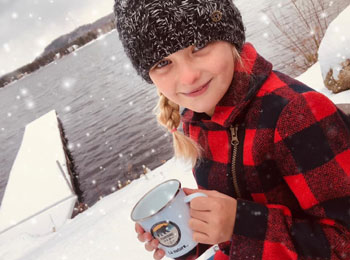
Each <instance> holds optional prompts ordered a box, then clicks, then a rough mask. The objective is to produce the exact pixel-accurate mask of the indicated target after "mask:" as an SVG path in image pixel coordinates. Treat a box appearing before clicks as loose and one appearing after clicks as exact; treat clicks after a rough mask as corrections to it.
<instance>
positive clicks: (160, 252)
mask: <svg viewBox="0 0 350 260" xmlns="http://www.w3.org/2000/svg"><path fill="white" fill-rule="evenodd" d="M164 255H165V252H164V250H162V249H157V250H156V251H155V252H154V254H153V258H154V259H155V260H160V259H162V258H163V257H164Z"/></svg>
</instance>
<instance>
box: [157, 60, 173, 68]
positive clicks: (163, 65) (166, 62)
mask: <svg viewBox="0 0 350 260" xmlns="http://www.w3.org/2000/svg"><path fill="white" fill-rule="evenodd" d="M168 64H169V61H168V60H161V61H160V62H158V63H157V64H156V66H155V67H154V68H156V69H161V68H163V67H165V66H166V65H168Z"/></svg>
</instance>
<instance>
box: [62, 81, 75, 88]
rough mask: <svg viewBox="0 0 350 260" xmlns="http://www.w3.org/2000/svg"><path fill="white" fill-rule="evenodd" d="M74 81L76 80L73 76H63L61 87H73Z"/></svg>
mask: <svg viewBox="0 0 350 260" xmlns="http://www.w3.org/2000/svg"><path fill="white" fill-rule="evenodd" d="M76 81H77V80H76V79H74V78H65V79H63V81H62V87H63V88H64V89H67V90H69V89H71V88H72V87H74V85H75V83H76Z"/></svg>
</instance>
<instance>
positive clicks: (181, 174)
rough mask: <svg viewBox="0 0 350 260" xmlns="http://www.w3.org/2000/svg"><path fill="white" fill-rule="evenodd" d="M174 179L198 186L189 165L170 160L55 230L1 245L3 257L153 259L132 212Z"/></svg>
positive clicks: (27, 259) (39, 259) (38, 259)
mask: <svg viewBox="0 0 350 260" xmlns="http://www.w3.org/2000/svg"><path fill="white" fill-rule="evenodd" d="M174 178H175V179H178V180H180V181H181V183H182V187H189V188H195V187H196V184H195V181H194V178H193V175H192V172H191V167H190V166H189V164H185V163H184V162H182V161H179V160H175V159H171V160H169V161H168V162H167V163H165V164H164V165H162V166H161V167H159V168H157V169H155V170H154V171H152V172H149V173H147V174H146V175H143V176H142V177H141V178H139V179H137V180H135V181H133V182H132V183H131V184H129V185H127V186H126V187H124V188H122V189H120V190H118V191H116V192H115V193H112V194H111V195H109V196H107V197H104V198H103V199H101V200H100V201H99V202H98V203H96V204H95V205H94V206H93V207H91V208H89V209H88V210H87V211H85V212H83V213H81V214H80V215H78V216H76V217H75V218H74V219H72V220H68V221H67V222H66V224H65V225H64V226H62V227H61V228H59V229H58V230H57V231H56V232H55V233H52V234H49V235H47V236H37V237H33V236H30V235H28V234H23V235H20V236H18V237H17V238H15V239H12V240H10V241H8V242H7V243H4V244H1V245H0V259H6V260H14V259H26V260H31V259H33V260H34V259H35V260H47V259H50V260H55V259H57V260H62V259H67V260H68V259H75V260H78V259H84V260H87V259H91V260H96V259H99V260H103V259H106V260H107V259H131V260H132V259H135V260H136V259H152V253H150V252H147V251H146V250H145V249H144V246H143V244H142V243H140V242H138V240H137V236H136V233H135V231H134V223H133V222H132V220H131V218H130V213H131V210H132V208H133V206H134V205H135V204H136V202H137V201H138V200H139V199H140V198H141V197H142V196H143V195H144V193H146V191H148V190H150V189H151V188H153V187H154V186H156V185H158V184H159V183H161V182H164V181H165V180H168V179H174ZM19 248H20V249H21V250H18V249H19ZM164 259H167V258H164Z"/></svg>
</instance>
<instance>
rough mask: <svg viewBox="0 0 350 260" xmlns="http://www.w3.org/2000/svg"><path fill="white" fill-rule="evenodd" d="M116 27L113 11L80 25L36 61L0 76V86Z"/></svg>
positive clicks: (45, 50)
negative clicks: (92, 21) (89, 22)
mask: <svg viewBox="0 0 350 260" xmlns="http://www.w3.org/2000/svg"><path fill="white" fill-rule="evenodd" d="M114 28H115V25H114V14H113V13H112V14H109V15H107V16H105V17H102V18H100V19H98V20H97V21H95V22H94V23H92V24H86V25H83V26H80V27H78V28H77V29H75V30H74V31H72V32H70V33H68V34H65V35H62V36H60V37H58V38H57V39H55V40H53V41H52V42H51V43H50V44H49V45H48V46H47V47H46V48H45V49H44V52H43V53H42V54H41V55H40V56H38V57H37V58H36V59H35V60H34V61H32V62H31V63H28V64H26V65H24V66H22V67H20V68H18V69H16V70H15V71H13V72H10V73H8V74H5V75H4V76H2V77H0V88H1V87H4V86H6V85H7V84H9V83H11V82H13V81H15V80H18V79H20V78H22V77H24V76H25V75H27V74H30V73H32V72H34V71H36V70H38V69H39V68H41V67H44V66H46V65H47V64H49V63H51V62H53V61H54V60H56V59H59V58H61V57H62V56H64V55H67V54H69V53H71V52H73V51H75V50H76V49H77V48H79V47H81V46H83V45H85V44H87V43H88V42H90V41H92V40H94V39H96V38H97V37H99V36H100V35H102V34H105V33H108V32H109V31H111V30H113V29H114Z"/></svg>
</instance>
